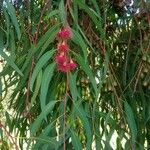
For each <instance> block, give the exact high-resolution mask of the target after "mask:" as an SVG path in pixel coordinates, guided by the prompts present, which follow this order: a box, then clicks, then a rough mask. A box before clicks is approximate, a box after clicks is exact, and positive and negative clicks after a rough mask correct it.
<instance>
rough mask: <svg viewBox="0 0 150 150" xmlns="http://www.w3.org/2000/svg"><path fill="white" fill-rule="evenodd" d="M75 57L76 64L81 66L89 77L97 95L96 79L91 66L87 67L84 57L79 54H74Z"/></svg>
mask: <svg viewBox="0 0 150 150" xmlns="http://www.w3.org/2000/svg"><path fill="white" fill-rule="evenodd" d="M75 57H76V60H77V62H78V64H79V65H80V66H81V68H82V69H83V71H84V72H85V73H86V74H87V76H88V77H89V80H90V82H91V83H92V86H93V89H94V91H95V95H96V96H97V95H98V90H97V84H96V80H95V78H94V76H93V73H92V70H91V68H90V67H89V65H88V63H85V61H84V58H82V57H81V56H80V55H76V56H75Z"/></svg>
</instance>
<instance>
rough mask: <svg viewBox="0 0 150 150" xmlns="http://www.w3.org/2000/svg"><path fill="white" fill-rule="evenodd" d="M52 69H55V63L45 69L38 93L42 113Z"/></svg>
mask: <svg viewBox="0 0 150 150" xmlns="http://www.w3.org/2000/svg"><path fill="white" fill-rule="evenodd" d="M54 69H55V63H52V64H50V65H48V66H47V67H46V69H45V71H44V73H43V77H42V84H41V91H40V102H41V110H42V111H44V109H45V106H46V97H47V92H48V87H49V83H50V81H51V79H52V76H53V73H54Z"/></svg>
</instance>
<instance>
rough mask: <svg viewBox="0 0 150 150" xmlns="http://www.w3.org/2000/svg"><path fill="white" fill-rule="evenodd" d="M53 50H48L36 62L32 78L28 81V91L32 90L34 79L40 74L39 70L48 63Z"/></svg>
mask: <svg viewBox="0 0 150 150" xmlns="http://www.w3.org/2000/svg"><path fill="white" fill-rule="evenodd" d="M54 52H55V51H54V50H50V51H48V52H46V53H45V54H44V55H43V56H41V58H40V59H39V61H38V62H37V64H36V66H35V68H34V71H33V74H32V78H31V81H30V90H31V91H32V90H33V85H34V82H35V79H36V77H37V75H38V73H39V72H40V70H41V69H42V68H43V66H44V65H45V64H46V63H47V62H48V60H50V58H51V57H52V56H53V54H54Z"/></svg>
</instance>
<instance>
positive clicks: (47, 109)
mask: <svg viewBox="0 0 150 150" xmlns="http://www.w3.org/2000/svg"><path fill="white" fill-rule="evenodd" d="M55 103H56V101H50V102H49V103H48V104H47V105H46V107H45V109H44V110H43V111H42V112H41V114H40V115H39V116H38V117H37V118H36V119H35V121H34V122H33V124H32V125H31V127H30V129H31V136H33V135H34V134H35V133H36V132H37V131H38V129H39V128H40V125H41V123H42V121H43V119H44V118H45V116H47V115H48V114H49V113H50V112H51V111H52V109H53V107H54V106H55Z"/></svg>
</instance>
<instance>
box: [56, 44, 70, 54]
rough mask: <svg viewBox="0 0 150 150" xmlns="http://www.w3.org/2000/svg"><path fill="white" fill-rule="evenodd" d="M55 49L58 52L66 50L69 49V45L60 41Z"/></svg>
mask: <svg viewBox="0 0 150 150" xmlns="http://www.w3.org/2000/svg"><path fill="white" fill-rule="evenodd" d="M57 50H58V51H59V52H67V51H68V50H69V47H68V45H67V44H66V43H62V44H59V45H58V46H57Z"/></svg>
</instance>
